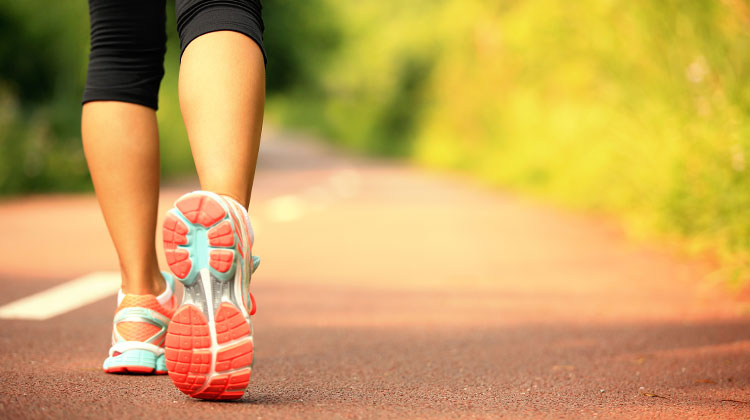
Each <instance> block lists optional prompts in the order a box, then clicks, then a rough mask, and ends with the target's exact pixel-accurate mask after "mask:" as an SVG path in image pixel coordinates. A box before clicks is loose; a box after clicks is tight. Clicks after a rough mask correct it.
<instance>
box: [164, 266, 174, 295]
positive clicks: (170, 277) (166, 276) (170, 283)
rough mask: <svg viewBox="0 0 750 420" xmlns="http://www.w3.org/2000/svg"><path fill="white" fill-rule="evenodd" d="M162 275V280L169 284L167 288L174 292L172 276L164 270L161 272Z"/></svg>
mask: <svg viewBox="0 0 750 420" xmlns="http://www.w3.org/2000/svg"><path fill="white" fill-rule="evenodd" d="M161 275H162V277H164V281H166V282H167V283H168V284H169V289H170V290H171V291H172V293H174V276H172V275H171V274H169V273H168V272H166V271H162V272H161Z"/></svg>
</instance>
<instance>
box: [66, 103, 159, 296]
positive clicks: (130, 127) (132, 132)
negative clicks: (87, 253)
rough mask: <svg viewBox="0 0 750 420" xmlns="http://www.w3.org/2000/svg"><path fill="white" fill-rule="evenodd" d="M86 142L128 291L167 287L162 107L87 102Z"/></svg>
mask: <svg viewBox="0 0 750 420" xmlns="http://www.w3.org/2000/svg"><path fill="white" fill-rule="evenodd" d="M81 133H82V137H83V147H84V151H85V153H86V160H87V161H88V165H89V171H90V172H91V178H92V180H93V182H94V188H95V190H96V196H97V199H98V200H99V205H100V206H101V209H102V214H103V215H104V220H105V221H106V223H107V228H108V229H109V233H110V236H111V237H112V242H114V245H115V248H116V250H117V255H118V257H119V259H120V270H121V273H122V291H123V293H132V294H138V295H142V294H153V295H158V294H159V293H161V292H163V291H164V288H165V284H164V278H163V277H162V275H161V273H160V272H159V266H158V264H157V260H156V250H155V245H154V232H155V230H156V216H157V205H158V199H159V135H158V131H157V127H156V112H155V111H154V110H153V109H151V108H148V107H145V106H142V105H136V104H132V103H126V102H114V101H94V102H88V103H86V104H85V105H84V106H83V112H82V118H81Z"/></svg>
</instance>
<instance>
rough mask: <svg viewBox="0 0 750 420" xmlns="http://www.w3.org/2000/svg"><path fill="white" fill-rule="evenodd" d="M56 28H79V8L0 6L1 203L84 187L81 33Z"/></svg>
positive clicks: (34, 3)
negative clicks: (18, 195)
mask: <svg viewBox="0 0 750 420" xmlns="http://www.w3.org/2000/svg"><path fill="white" fill-rule="evenodd" d="M42 10H43V12H41V11H42ZM61 21H62V22H77V21H83V22H85V21H86V10H85V4H81V5H78V4H75V5H69V4H67V3H66V4H62V3H56V2H53V3H49V2H45V1H40V0H28V1H23V2H14V1H10V0H2V1H0V39H1V40H2V42H0V150H1V151H2V153H0V195H2V194H8V193H17V192H26V191H42V190H50V189H58V188H63V189H79V188H81V187H85V186H86V185H87V184H88V182H87V173H86V170H85V162H84V160H83V156H82V154H81V153H80V139H79V135H78V121H79V118H80V106H79V103H80V94H79V92H80V90H81V89H82V73H81V70H80V69H81V65H82V64H83V63H84V60H85V53H86V51H85V46H84V45H83V44H82V43H81V42H80V39H81V38H82V37H86V31H87V28H86V27H81V28H79V27H76V26H70V27H65V29H62V28H61V24H60V22H61ZM71 98H73V99H71Z"/></svg>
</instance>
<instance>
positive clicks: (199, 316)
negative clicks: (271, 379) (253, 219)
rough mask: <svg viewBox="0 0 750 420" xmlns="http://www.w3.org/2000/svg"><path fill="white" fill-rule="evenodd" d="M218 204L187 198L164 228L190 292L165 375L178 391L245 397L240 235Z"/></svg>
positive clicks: (246, 343) (247, 333)
mask: <svg viewBox="0 0 750 420" xmlns="http://www.w3.org/2000/svg"><path fill="white" fill-rule="evenodd" d="M221 201H222V199H221V198H219V197H218V196H217V195H215V194H213V193H209V192H204V191H199V192H193V193H190V194H186V195H184V196H182V197H181V198H180V199H179V200H177V202H176V203H175V208H173V209H171V210H170V211H169V212H168V213H167V217H166V219H165V221H164V230H163V233H164V252H165V255H166V259H167V263H168V264H169V267H170V268H171V269H172V273H173V274H174V275H175V277H177V279H178V280H179V281H180V282H182V284H183V285H184V286H185V294H184V297H183V300H182V304H181V305H180V307H179V309H177V311H176V312H175V314H174V316H173V317H172V321H171V322H170V324H169V327H168V328H167V336H166V343H165V356H166V365H167V371H168V373H169V377H170V378H171V379H172V382H173V383H174V384H175V386H177V388H178V389H179V390H180V391H182V392H183V393H185V394H187V395H189V396H191V397H194V398H200V399H207V400H234V399H238V398H241V397H242V395H243V394H244V392H245V389H246V388H247V386H248V384H249V382H250V374H251V372H252V363H253V334H252V333H253V329H252V325H251V324H250V323H249V322H248V320H247V319H246V313H247V312H246V310H243V309H244V305H243V304H242V298H241V297H240V296H238V295H237V292H236V291H237V290H239V289H238V288H237V287H239V286H240V285H237V284H235V283H237V282H240V281H241V279H240V278H236V277H235V275H236V274H237V270H238V265H239V264H241V263H242V259H241V258H242V257H241V256H240V255H238V249H237V248H238V247H237V244H236V241H237V240H238V238H240V235H239V234H237V233H236V232H235V223H237V222H236V221H233V220H232V216H231V214H230V212H229V211H228V209H227V208H225V207H224V206H223V205H222V203H221ZM240 277H241V276H240ZM247 318H248V319H249V316H248V317H247Z"/></svg>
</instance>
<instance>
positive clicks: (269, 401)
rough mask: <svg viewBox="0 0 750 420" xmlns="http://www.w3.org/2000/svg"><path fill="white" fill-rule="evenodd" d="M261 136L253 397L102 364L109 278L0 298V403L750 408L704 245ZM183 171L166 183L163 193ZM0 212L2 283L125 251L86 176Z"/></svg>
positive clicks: (733, 315)
mask: <svg viewBox="0 0 750 420" xmlns="http://www.w3.org/2000/svg"><path fill="white" fill-rule="evenodd" d="M267 137H268V138H267V141H266V142H265V143H264V145H263V149H264V150H263V155H262V158H261V168H260V170H259V173H258V177H257V182H256V185H257V187H256V190H255V193H254V197H253V204H252V214H253V217H254V220H255V224H256V230H257V234H256V238H257V244H256V247H255V251H256V253H257V254H259V255H260V256H261V257H262V258H263V263H262V264H261V268H260V270H259V272H258V274H257V276H256V277H254V290H255V296H256V298H257V300H258V303H259V310H258V315H257V316H256V319H255V325H256V342H257V353H256V365H255V366H256V369H255V370H254V372H253V381H252V383H251V387H250V389H249V392H248V393H247V394H246V396H245V398H244V399H243V400H241V401H240V402H239V403H212V402H201V401H195V400H191V399H189V398H186V397H185V396H183V395H182V394H181V393H179V392H178V391H177V390H176V389H175V388H173V387H172V385H171V383H170V382H169V379H168V378H166V377H143V376H112V375H106V374H104V373H102V372H101V371H100V364H101V362H102V360H103V358H104V356H105V354H106V351H107V348H108V340H109V334H110V328H111V326H110V322H111V315H112V313H113V309H114V297H109V298H106V299H103V300H99V301H97V302H95V303H93V304H90V305H87V306H84V307H81V308H78V309H75V310H72V311H70V312H67V313H65V314H62V315H59V316H57V317H54V318H51V319H48V320H44V321H32V320H0V361H1V362H2V363H1V364H0V391H1V392H0V413H2V414H1V415H0V417H3V418H25V417H28V418H47V417H56V418H74V417H82V418H144V417H148V418H181V419H188V418H209V417H210V418H221V417H228V416H230V415H231V416H238V417H237V418H250V419H255V418H263V419H269V418H323V419H329V418H346V419H349V418H489V417H503V418H572V419H578V418H594V417H597V418H623V419H636V418H644V419H646V418H721V419H740V418H750V403H749V402H750V317H748V316H747V315H746V313H745V314H744V315H743V306H742V305H741V304H740V303H738V302H736V301H734V300H733V299H731V298H730V297H729V296H727V295H725V294H724V293H723V292H722V291H721V289H720V288H719V287H718V286H716V285H711V284H710V282H707V281H705V277H706V275H707V274H709V273H710V272H711V267H710V265H708V264H705V263H701V262H695V261H689V260H686V259H684V258H681V257H678V256H674V255H670V254H669V253H667V252H664V251H661V250H658V249H656V250H655V249H647V248H645V247H643V246H639V245H633V244H632V243H631V242H629V241H626V240H625V239H624V237H623V235H622V234H621V233H620V232H619V231H618V230H617V229H616V228H614V227H613V226H612V225H611V224H609V223H607V222H606V221H596V220H591V218H590V217H583V216H579V215H572V214H568V213H565V212H562V211H559V210H555V209H552V208H548V207H546V206H543V205H540V204H538V203H534V202H531V201H527V200H524V199H519V198H517V197H515V196H512V195H507V194H502V193H497V192H492V191H489V190H487V189H484V188H482V187H481V186H477V185H476V184H472V183H471V182H470V181H467V180H462V179H456V178H453V177H450V176H446V175H430V174H427V173H425V172H421V171H418V170H414V169H409V168H407V167H404V166H401V165H396V164H387V163H382V162H377V161H375V162H373V161H357V160H355V159H351V158H345V157H341V156H337V155H335V154H333V153H332V152H330V151H327V150H324V149H321V148H319V147H317V146H314V145H312V144H304V143H300V144H298V143H289V142H288V141H282V139H280V138H277V137H278V136H274V135H273V134H271V135H269V136H267ZM193 187H194V185H191V184H189V183H187V184H185V185H172V186H170V187H169V188H167V189H166V190H165V192H164V195H163V202H162V209H163V210H166V208H168V206H169V204H170V203H171V202H172V201H173V200H174V199H175V198H176V197H177V196H179V195H180V194H181V193H182V192H184V191H187V190H189V189H191V188H193ZM0 220H2V221H3V223H2V225H1V226H0V305H5V304H6V303H9V302H13V301H16V300H17V299H19V298H23V297H25V296H28V295H32V294H34V293H37V292H40V291H44V290H47V289H49V288H51V287H53V286H55V285H59V284H63V283H65V282H68V281H69V280H71V279H74V278H78V277H81V276H83V275H86V274H88V273H91V272H94V271H102V270H104V271H106V270H109V271H113V270H116V269H117V263H116V259H115V258H114V254H113V250H112V247H111V245H110V242H109V239H108V237H107V234H106V230H105V227H104V224H103V221H102V219H101V216H100V215H99V213H98V208H97V205H96V201H95V199H94V198H93V197H92V196H90V195H76V196H53V197H48V196H45V197H32V198H25V199H17V200H11V201H5V202H0ZM742 401H745V402H742ZM240 416H241V417H240Z"/></svg>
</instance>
